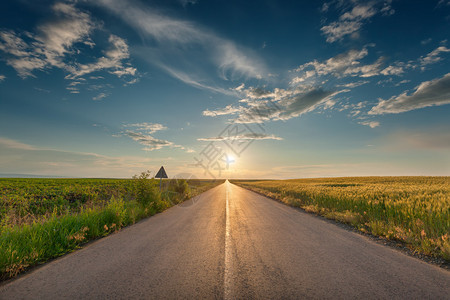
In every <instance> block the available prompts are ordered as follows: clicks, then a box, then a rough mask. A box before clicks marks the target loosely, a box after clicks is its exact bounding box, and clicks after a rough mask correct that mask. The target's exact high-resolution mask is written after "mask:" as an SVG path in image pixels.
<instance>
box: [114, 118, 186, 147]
mask: <svg viewBox="0 0 450 300" xmlns="http://www.w3.org/2000/svg"><path fill="white" fill-rule="evenodd" d="M123 127H124V128H132V129H125V130H124V131H122V132H121V133H120V134H118V135H115V136H117V137H118V136H127V137H129V138H131V139H132V140H133V141H136V142H138V143H139V144H141V145H143V146H144V148H143V149H142V150H144V151H154V150H160V149H162V148H164V147H169V148H179V149H181V150H184V151H186V152H188V153H191V152H194V151H193V150H192V149H190V148H186V147H184V146H181V145H177V144H175V143H173V142H171V141H168V140H164V139H158V138H155V137H154V136H153V134H154V133H156V132H158V131H163V130H166V129H167V127H166V126H164V125H162V124H159V123H148V122H142V123H132V124H124V125H123Z"/></svg>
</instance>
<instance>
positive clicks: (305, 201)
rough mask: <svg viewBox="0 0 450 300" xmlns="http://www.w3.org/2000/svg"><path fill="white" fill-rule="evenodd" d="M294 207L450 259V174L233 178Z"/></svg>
mask: <svg viewBox="0 0 450 300" xmlns="http://www.w3.org/2000/svg"><path fill="white" fill-rule="evenodd" d="M233 183H235V184H238V185H240V186H242V187H245V188H248V189H250V190H253V191H256V192H259V193H261V194H264V195H267V196H269V197H272V198H274V199H277V200H279V201H281V202H284V203H286V204H288V205H291V206H296V207H301V208H303V209H304V210H306V211H309V212H313V213H316V214H319V215H322V216H324V217H326V218H330V219H335V220H337V221H340V222H343V223H347V224H350V225H353V226H354V227H356V228H358V229H359V230H361V231H363V232H367V233H370V234H373V235H375V236H381V237H384V238H387V239H390V240H396V241H400V242H402V243H404V244H405V245H406V246H407V247H409V248H411V249H412V250H414V251H417V252H419V253H423V254H426V255H431V256H435V257H440V258H443V259H445V260H446V261H447V262H448V261H450V243H449V235H450V232H449V231H450V177H354V178H351V177H344V178H319V179H294V180H270V181H267V180H266V181H244V180H239V181H233Z"/></svg>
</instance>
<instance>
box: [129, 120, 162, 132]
mask: <svg viewBox="0 0 450 300" xmlns="http://www.w3.org/2000/svg"><path fill="white" fill-rule="evenodd" d="M124 127H134V128H136V129H137V130H142V131H146V132H148V133H150V134H152V133H155V132H157V131H161V130H166V129H167V127H166V126H164V125H162V124H159V123H148V122H142V123H133V124H125V125H124Z"/></svg>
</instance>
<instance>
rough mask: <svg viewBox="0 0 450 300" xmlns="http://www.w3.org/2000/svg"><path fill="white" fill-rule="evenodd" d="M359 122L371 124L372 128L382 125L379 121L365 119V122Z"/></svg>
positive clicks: (366, 124)
mask: <svg viewBox="0 0 450 300" xmlns="http://www.w3.org/2000/svg"><path fill="white" fill-rule="evenodd" d="M359 124H361V125H365V126H369V127H370V128H375V127H378V126H380V122H378V121H363V122H359Z"/></svg>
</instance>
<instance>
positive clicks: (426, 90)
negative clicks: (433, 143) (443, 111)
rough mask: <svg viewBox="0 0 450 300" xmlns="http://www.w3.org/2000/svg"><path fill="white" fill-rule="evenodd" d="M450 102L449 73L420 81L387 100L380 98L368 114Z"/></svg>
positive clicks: (401, 110) (403, 110) (379, 113)
mask: <svg viewBox="0 0 450 300" xmlns="http://www.w3.org/2000/svg"><path fill="white" fill-rule="evenodd" d="M449 103H450V73H448V74H446V75H444V76H443V77H442V78H437V79H434V80H430V81H425V82H422V83H421V84H420V85H419V86H418V87H416V90H415V91H414V92H413V93H412V94H411V95H408V94H407V92H404V93H402V94H401V95H398V96H394V97H392V98H391V99H389V100H380V101H379V103H378V105H376V106H374V107H372V109H371V110H370V111H369V114H370V115H381V114H396V113H401V112H406V111H410V110H414V109H419V108H424V107H428V106H438V105H444V104H449Z"/></svg>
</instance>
